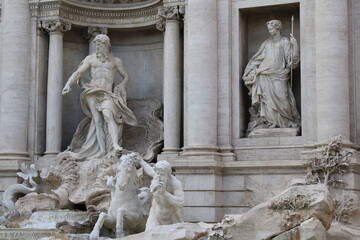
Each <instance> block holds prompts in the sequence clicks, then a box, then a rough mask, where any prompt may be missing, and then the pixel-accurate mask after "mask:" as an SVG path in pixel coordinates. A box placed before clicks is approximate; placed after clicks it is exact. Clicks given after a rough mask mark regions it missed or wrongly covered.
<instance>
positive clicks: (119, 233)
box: [116, 230, 125, 238]
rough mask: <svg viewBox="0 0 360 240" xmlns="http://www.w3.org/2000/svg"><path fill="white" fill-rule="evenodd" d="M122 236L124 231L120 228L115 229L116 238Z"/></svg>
mask: <svg viewBox="0 0 360 240" xmlns="http://www.w3.org/2000/svg"><path fill="white" fill-rule="evenodd" d="M123 237H125V233H124V231H121V230H119V231H118V230H117V231H116V238H123Z"/></svg>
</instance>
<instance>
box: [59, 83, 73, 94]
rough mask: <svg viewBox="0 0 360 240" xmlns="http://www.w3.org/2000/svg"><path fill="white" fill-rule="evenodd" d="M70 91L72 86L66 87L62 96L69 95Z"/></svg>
mask: <svg viewBox="0 0 360 240" xmlns="http://www.w3.org/2000/svg"><path fill="white" fill-rule="evenodd" d="M70 90H71V88H70V86H67V85H65V87H64V88H63V90H62V92H61V93H62V95H65V94H67V93H69V92H70Z"/></svg>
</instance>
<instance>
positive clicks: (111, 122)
mask: <svg viewBox="0 0 360 240" xmlns="http://www.w3.org/2000/svg"><path fill="white" fill-rule="evenodd" d="M94 43H95V45H96V52H95V53H93V54H91V55H89V56H87V57H86V58H85V59H84V60H83V61H82V62H81V64H80V66H79V68H78V69H77V70H76V71H75V72H74V73H73V74H72V75H71V76H70V78H69V80H68V81H67V83H66V85H65V87H64V89H63V90H62V94H63V95H64V94H67V93H69V91H70V90H71V88H70V87H71V86H72V85H73V84H74V83H75V82H78V81H79V80H80V77H81V76H82V74H83V73H84V72H86V71H87V70H89V69H91V80H90V82H89V83H87V84H85V85H84V86H83V87H82V89H83V91H82V93H81V95H80V101H81V106H82V109H83V111H84V113H85V114H86V117H85V119H83V120H82V121H81V122H80V124H79V126H78V127H77V130H76V133H75V135H74V137H73V140H72V142H71V145H70V147H69V151H70V152H72V153H73V157H75V158H86V159H91V158H101V157H104V156H105V155H106V154H108V153H110V152H114V151H115V152H118V151H121V150H122V147H121V136H122V129H123V124H124V123H126V124H129V125H133V126H134V125H136V124H137V121H136V118H135V115H134V113H133V112H132V111H131V110H130V109H129V108H128V107H127V106H126V84H127V83H128V81H129V76H128V74H127V73H126V71H125V69H124V66H123V63H122V61H121V59H120V58H117V57H115V56H113V55H112V54H111V53H110V52H109V49H110V46H111V45H110V39H109V37H108V36H106V35H103V34H100V35H98V36H96V37H95V39H94ZM116 71H117V72H119V73H120V75H121V76H122V77H123V81H122V82H121V83H120V84H119V85H117V86H115V87H114V78H115V73H116Z"/></svg>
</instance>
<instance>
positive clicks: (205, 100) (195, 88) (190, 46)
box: [183, 0, 218, 155]
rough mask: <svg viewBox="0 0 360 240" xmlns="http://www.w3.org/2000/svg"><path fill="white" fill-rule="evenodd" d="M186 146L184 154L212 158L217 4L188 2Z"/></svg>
mask: <svg viewBox="0 0 360 240" xmlns="http://www.w3.org/2000/svg"><path fill="white" fill-rule="evenodd" d="M186 15H187V21H188V22H187V26H188V35H189V36H191V37H189V38H188V43H187V63H186V64H187V79H188V84H187V93H186V94H187V102H188V106H187V114H186V116H187V117H186V119H185V121H186V122H187V124H186V125H187V128H188V129H187V146H185V147H184V148H183V149H184V155H214V154H216V153H217V152H218V147H217V109H218V107H217V97H218V96H217V74H218V71H217V64H218V62H217V1H216V0H198V1H188V7H187V12H186Z"/></svg>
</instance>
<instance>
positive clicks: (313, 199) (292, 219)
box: [224, 184, 335, 240]
mask: <svg viewBox="0 0 360 240" xmlns="http://www.w3.org/2000/svg"><path fill="white" fill-rule="evenodd" d="M334 209H335V201H334V200H333V198H332V197H331V196H330V194H329V192H328V189H327V187H326V186H324V185H322V184H318V185H303V186H292V187H290V188H289V189H287V190H286V191H284V192H283V193H281V194H279V195H278V196H276V197H274V198H272V199H270V200H269V201H267V202H263V203H261V204H259V205H257V206H255V207H254V208H252V209H250V211H248V212H247V213H245V214H243V215H241V216H236V215H234V216H226V219H227V224H228V226H227V227H226V229H224V234H225V236H229V237H230V236H231V237H232V238H233V239H237V240H248V239H252V240H260V239H268V238H271V237H274V236H277V235H278V234H280V233H282V232H284V231H287V230H290V229H292V228H293V227H295V226H297V225H299V224H300V223H302V222H304V221H306V220H308V219H311V218H313V217H316V218H317V219H319V221H320V222H321V223H322V224H323V226H324V227H325V229H329V227H330V225H331V222H332V220H333V219H334Z"/></svg>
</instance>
